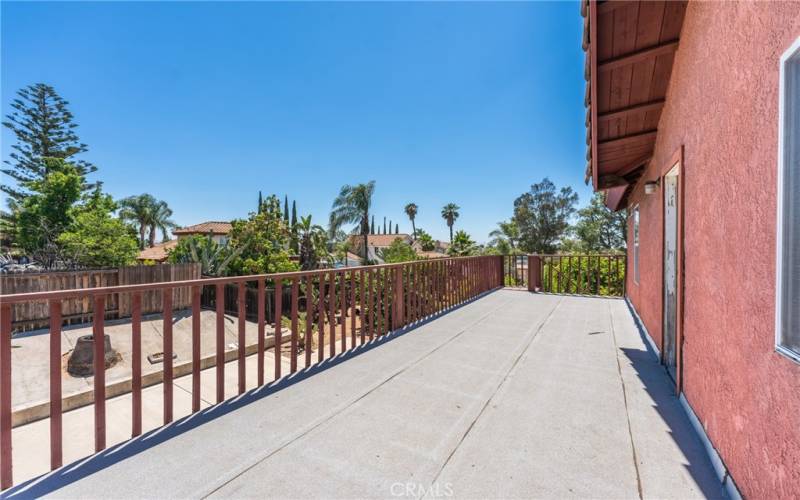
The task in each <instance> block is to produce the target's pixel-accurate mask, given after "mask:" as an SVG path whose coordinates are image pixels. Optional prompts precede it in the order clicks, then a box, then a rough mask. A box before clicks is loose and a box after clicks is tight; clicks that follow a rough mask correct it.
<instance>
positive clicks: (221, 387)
mask: <svg viewBox="0 0 800 500" xmlns="http://www.w3.org/2000/svg"><path fill="white" fill-rule="evenodd" d="M215 297H216V298H215V301H216V310H217V339H216V340H217V342H216V344H217V345H216V347H217V352H216V375H217V403H222V402H223V401H224V400H225V285H223V284H221V283H219V284H217V286H216V295H215Z"/></svg>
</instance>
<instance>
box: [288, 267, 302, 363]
mask: <svg viewBox="0 0 800 500" xmlns="http://www.w3.org/2000/svg"><path fill="white" fill-rule="evenodd" d="M298 295H300V278H292V342H291V348H290V351H291V354H290V356H291V359H290V360H289V370H290V373H294V372H296V371H297V338H298V336H299V335H300V330H299V329H298V325H297V321H298V318H297V315H298V310H297V308H298V306H297V301H298Z"/></svg>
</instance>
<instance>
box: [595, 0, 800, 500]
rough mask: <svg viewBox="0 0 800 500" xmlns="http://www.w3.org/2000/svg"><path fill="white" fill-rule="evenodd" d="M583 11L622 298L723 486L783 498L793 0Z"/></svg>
mask: <svg viewBox="0 0 800 500" xmlns="http://www.w3.org/2000/svg"><path fill="white" fill-rule="evenodd" d="M582 10H583V14H584V16H585V24H584V27H585V33H584V49H585V50H586V56H587V61H586V78H587V80H588V87H587V94H586V105H587V120H586V123H587V128H588V130H587V132H588V135H587V137H588V139H587V143H588V144H589V156H588V158H590V160H589V165H588V169H587V178H589V179H591V182H592V184H593V186H594V188H595V189H597V190H603V191H605V192H606V204H607V205H608V206H609V207H610V208H612V209H614V210H627V211H628V222H629V224H628V242H629V244H628V249H627V254H628V274H627V284H626V294H627V300H628V301H629V302H630V304H631V306H632V307H633V309H634V310H635V311H636V313H637V314H638V316H639V317H640V318H641V322H642V324H643V326H644V328H645V329H646V332H645V334H646V335H647V337H648V338H649V340H650V341H651V342H652V344H653V345H654V346H655V348H656V350H657V352H658V353H659V356H660V357H661V360H662V362H663V363H664V365H665V367H666V370H667V371H668V372H669V374H670V375H671V376H672V380H673V381H674V384H675V389H676V394H678V395H680V397H681V400H682V402H683V403H684V405H685V406H686V407H687V412H688V413H689V414H690V415H691V413H692V412H693V413H694V414H696V416H697V419H698V422H699V423H698V424H697V425H698V426H699V429H700V431H701V434H702V433H704V434H705V435H706V436H707V437H708V439H709V440H710V443H711V445H712V446H713V450H715V451H713V450H712V451H711V453H712V455H713V454H715V453H718V454H719V457H720V458H721V463H720V467H719V468H718V472H719V473H720V475H721V476H722V477H724V478H725V479H724V481H725V485H726V487H728V488H729V491H732V490H731V489H730V488H732V486H733V484H734V483H735V484H736V485H738V488H739V490H740V492H741V493H742V494H743V495H744V496H746V497H751V498H779V497H781V498H790V497H796V496H797V495H798V493H799V492H800V2H785V3H781V2H689V3H688V5H687V4H686V3H683V2H636V1H634V2H605V3H594V2H591V3H588V4H587V3H584V4H583V5H582ZM623 351H624V350H623ZM623 351H620V355H621V356H625V355H626V354H627V355H628V356H636V355H637V354H638V353H626V352H623ZM631 359H632V361H633V362H634V363H635V357H631ZM643 383H646V384H647V383H649V381H643ZM665 418H670V417H667V416H665ZM672 418H674V417H672ZM718 463H719V462H718ZM731 479H732V481H731Z"/></svg>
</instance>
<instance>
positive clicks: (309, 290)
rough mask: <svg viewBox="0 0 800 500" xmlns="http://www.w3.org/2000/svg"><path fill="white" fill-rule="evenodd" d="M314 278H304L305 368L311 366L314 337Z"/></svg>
mask: <svg viewBox="0 0 800 500" xmlns="http://www.w3.org/2000/svg"><path fill="white" fill-rule="evenodd" d="M313 321H314V278H313V277H312V275H310V274H309V275H308V276H306V331H305V333H304V334H303V341H304V346H303V349H304V351H305V358H306V368H308V367H309V366H311V349H312V342H313V340H314V339H313V335H314V328H313V327H312V325H313Z"/></svg>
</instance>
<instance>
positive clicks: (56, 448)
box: [49, 299, 63, 470]
mask: <svg viewBox="0 0 800 500" xmlns="http://www.w3.org/2000/svg"><path fill="white" fill-rule="evenodd" d="M49 305H50V470H55V469H58V468H59V467H61V465H62V456H63V454H62V449H61V448H62V447H61V443H62V426H61V300H60V299H55V300H51V301H50V304H49Z"/></svg>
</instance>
